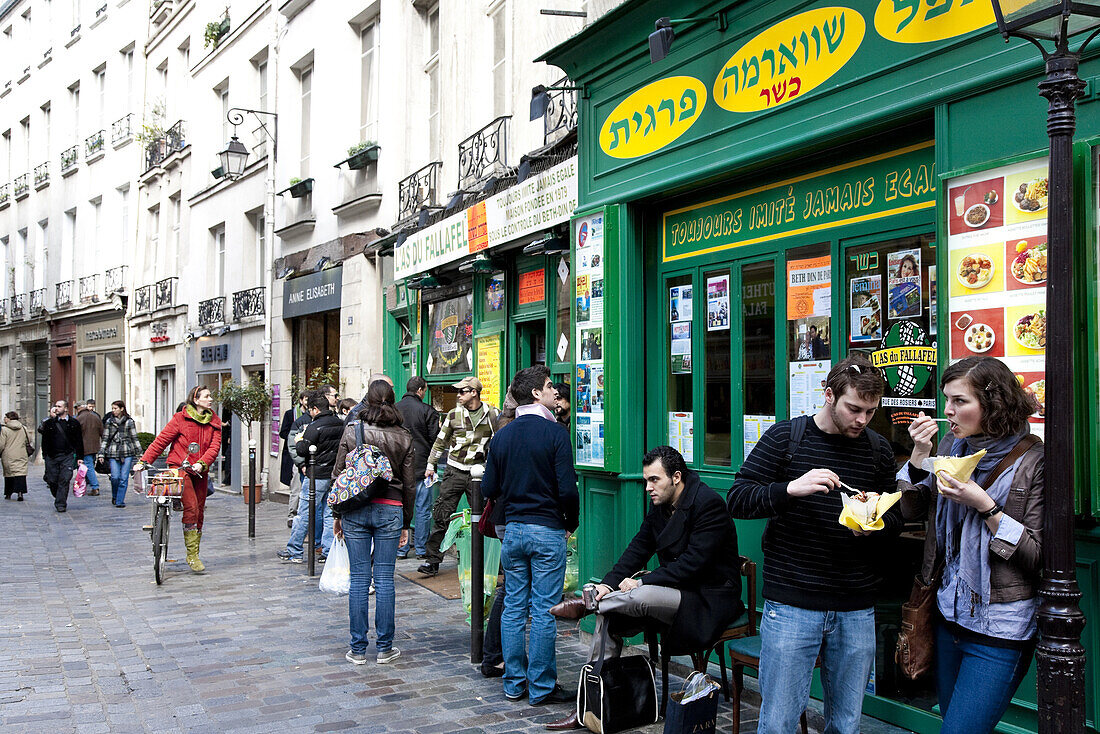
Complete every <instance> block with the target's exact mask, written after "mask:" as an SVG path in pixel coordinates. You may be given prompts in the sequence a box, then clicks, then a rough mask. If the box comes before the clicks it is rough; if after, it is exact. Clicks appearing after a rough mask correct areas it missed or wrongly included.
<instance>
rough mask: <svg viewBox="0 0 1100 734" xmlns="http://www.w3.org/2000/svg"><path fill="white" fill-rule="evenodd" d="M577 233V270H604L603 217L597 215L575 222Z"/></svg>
mask: <svg viewBox="0 0 1100 734" xmlns="http://www.w3.org/2000/svg"><path fill="white" fill-rule="evenodd" d="M574 226H575V227H576V231H577V269H578V270H579V271H581V272H585V271H588V270H600V271H602V270H603V215H602V214H596V215H594V216H591V217H584V218H583V219H578V220H576V221H575V222H574Z"/></svg>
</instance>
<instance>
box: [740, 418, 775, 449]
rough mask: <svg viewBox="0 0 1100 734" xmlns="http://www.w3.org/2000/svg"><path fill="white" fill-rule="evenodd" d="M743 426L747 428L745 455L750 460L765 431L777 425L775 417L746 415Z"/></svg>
mask: <svg viewBox="0 0 1100 734" xmlns="http://www.w3.org/2000/svg"><path fill="white" fill-rule="evenodd" d="M742 424H743V425H744V427H745V445H744V450H745V453H744V454H743V455H744V456H745V457H746V458H748V455H749V454H751V453H752V450H753V448H754V447H755V446H756V444H757V442H759V441H760V437H761V436H763V435H764V431H766V430H768V429H769V428H771V427H772V426H774V425H775V416H774V415H746V416H744V418H743V420H742Z"/></svg>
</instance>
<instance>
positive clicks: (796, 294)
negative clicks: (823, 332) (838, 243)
mask: <svg viewBox="0 0 1100 734" xmlns="http://www.w3.org/2000/svg"><path fill="white" fill-rule="evenodd" d="M830 262H831V261H830V258H829V256H828V255H825V256H824V257H811V258H807V259H805V260H791V261H790V262H788V263H787V318H788V319H802V318H807V317H809V316H825V317H828V316H832V269H831V265H830Z"/></svg>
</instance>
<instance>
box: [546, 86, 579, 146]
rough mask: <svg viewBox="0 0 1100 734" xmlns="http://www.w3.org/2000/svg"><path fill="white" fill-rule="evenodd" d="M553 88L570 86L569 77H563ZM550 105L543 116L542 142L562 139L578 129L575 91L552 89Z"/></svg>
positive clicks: (549, 93) (550, 91)
mask: <svg viewBox="0 0 1100 734" xmlns="http://www.w3.org/2000/svg"><path fill="white" fill-rule="evenodd" d="M552 86H555V87H566V86H569V77H562V78H561V79H559V80H558V81H556V82H554V84H553V85H552ZM547 95H548V96H549V97H550V104H549V105H547V107H546V112H545V114H543V116H542V142H543V144H544V145H545V144H548V143H549V142H550V141H551V140H554V139H557V138H560V137H561V135H562V133H565V132H569V131H570V130H576V129H577V92H576V90H574V89H551V90H549V91H548V92H547Z"/></svg>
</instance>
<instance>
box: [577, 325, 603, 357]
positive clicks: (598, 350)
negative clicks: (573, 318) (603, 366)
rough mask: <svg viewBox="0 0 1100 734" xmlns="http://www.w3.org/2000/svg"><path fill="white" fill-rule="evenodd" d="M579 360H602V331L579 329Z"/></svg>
mask: <svg viewBox="0 0 1100 734" xmlns="http://www.w3.org/2000/svg"><path fill="white" fill-rule="evenodd" d="M580 356H581V359H582V360H584V361H585V362H587V361H589V360H599V359H603V329H602V328H600V329H581V355H580Z"/></svg>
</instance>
